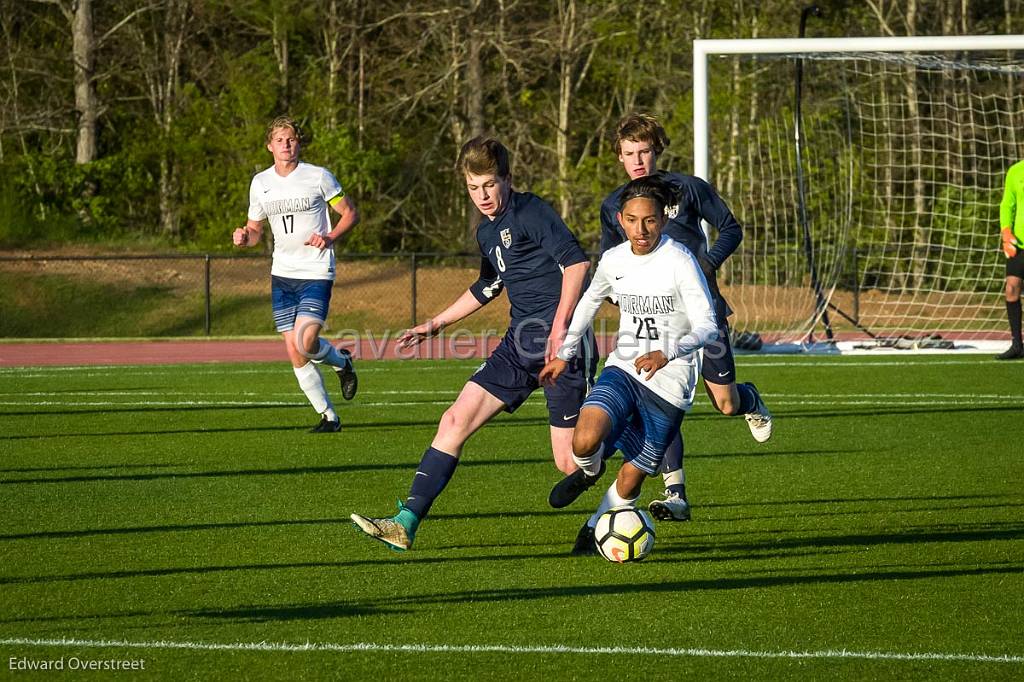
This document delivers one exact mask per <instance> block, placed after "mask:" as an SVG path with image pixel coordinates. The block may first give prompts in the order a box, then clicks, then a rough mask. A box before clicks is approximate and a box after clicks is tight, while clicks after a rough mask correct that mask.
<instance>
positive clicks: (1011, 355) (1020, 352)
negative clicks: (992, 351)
mask: <svg viewBox="0 0 1024 682" xmlns="http://www.w3.org/2000/svg"><path fill="white" fill-rule="evenodd" d="M1019 358H1024V346H1021V345H1018V344H1016V343H1015V344H1013V345H1012V346H1010V347H1009V348H1007V349H1006V350H1004V351H1003V352H1002V353H1000V354H999V355H997V356H996V360H1017V359H1019Z"/></svg>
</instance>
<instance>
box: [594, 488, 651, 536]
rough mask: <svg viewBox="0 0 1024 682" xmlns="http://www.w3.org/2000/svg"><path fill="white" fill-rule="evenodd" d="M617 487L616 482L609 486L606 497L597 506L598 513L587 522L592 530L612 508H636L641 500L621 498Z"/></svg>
mask: <svg viewBox="0 0 1024 682" xmlns="http://www.w3.org/2000/svg"><path fill="white" fill-rule="evenodd" d="M615 486H616V482H614V481H613V482H612V484H611V485H610V486H608V490H607V492H605V494H604V497H603V498H601V504H599V505H598V506H597V511H596V512H594V515H593V516H591V517H590V520H588V521H587V525H588V526H590V527H591V528H593V527H594V526H596V525H597V520H598V519H599V518H601V514H604V513H605V512H606V511H608V510H609V509H611V508H612V507H635V506H636V501H637V500H638V499H640V498H639V496H637V497H634V498H633V499H631V500H627V499H626V498H625V497H620V496H619V491H618V490H617V489H616V487H615Z"/></svg>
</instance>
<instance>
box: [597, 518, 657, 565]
mask: <svg viewBox="0 0 1024 682" xmlns="http://www.w3.org/2000/svg"><path fill="white" fill-rule="evenodd" d="M594 541H595V542H596V543H597V551H598V552H600V553H601V556H603V557H604V558H605V559H607V560H608V561H615V562H618V563H620V564H623V563H626V562H627V561H641V560H642V559H644V558H645V557H646V556H647V555H648V554H650V553H651V550H653V549H654V523H653V522H652V521H651V517H649V516H648V515H647V514H646V513H645V512H643V511H641V510H640V509H637V508H636V507H613V508H611V509H609V510H608V511H606V512H605V513H604V514H602V515H601V518H599V519H598V520H597V526H596V527H595V528H594Z"/></svg>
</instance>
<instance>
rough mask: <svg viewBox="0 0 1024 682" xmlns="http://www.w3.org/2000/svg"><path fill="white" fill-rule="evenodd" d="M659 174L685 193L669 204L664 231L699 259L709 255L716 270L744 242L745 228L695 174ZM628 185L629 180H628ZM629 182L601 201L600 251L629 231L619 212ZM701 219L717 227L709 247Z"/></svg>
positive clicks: (709, 259) (663, 172)
mask: <svg viewBox="0 0 1024 682" xmlns="http://www.w3.org/2000/svg"><path fill="white" fill-rule="evenodd" d="M657 175H658V177H660V178H661V179H662V180H665V181H666V182H669V183H671V184H672V185H673V186H674V187H676V188H677V190H679V191H680V192H681V194H682V198H681V199H680V200H679V204H678V205H676V206H669V207H668V214H669V220H668V222H667V223H666V224H665V230H664V233H665V234H667V235H668V236H669V237H671V238H672V239H675V240H676V241H677V242H679V243H681V244H682V245H683V246H685V247H686V248H688V249H689V250H690V251H691V252H692V253H693V255H694V256H696V257H697V258H698V259H702V258H706V259H707V261H708V262H709V263H710V264H711V266H712V267H713V268H714V269H715V270H717V269H718V268H720V267H722V263H724V262H725V259H726V258H728V257H729V256H730V255H731V254H732V252H733V251H735V250H736V249H737V247H739V245H740V242H741V241H743V228H741V227H740V224H739V223H738V222H737V221H736V218H735V216H733V214H732V211H730V210H729V207H728V206H726V205H725V202H724V201H722V197H720V196H718V192H716V191H715V189H714V188H713V187H712V186H711V185H709V184H708V183H707V182H705V181H704V180H701V179H700V178H697V177H694V176H692V175H682V174H680V173H668V172H666V171H658V172H657ZM627 184H628V183H627ZM625 187H626V185H622V186H620V187H618V188H616V190H615V191H614V192H612V193H611V194H609V195H608V198H606V199H605V200H604V203H602V204H601V253H604V252H605V251H607V250H608V249H610V248H612V247H613V246H618V245H619V244H621V243H622V242H624V241H626V233H625V232H624V231H623V229H622V226H621V225H619V220H618V218H616V214H617V213H618V212H619V197H620V196H621V195H622V190H623V189H624V188H625ZM701 218H703V219H704V220H706V221H708V223H709V224H711V225H713V226H714V227H715V228H717V229H718V238H717V239H716V240H715V243H714V245H713V246H712V247H711V248H710V249H708V245H707V239H706V238H705V236H704V230H702V229H701V226H700V221H701Z"/></svg>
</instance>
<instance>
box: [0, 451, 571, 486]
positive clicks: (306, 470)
mask: <svg viewBox="0 0 1024 682" xmlns="http://www.w3.org/2000/svg"><path fill="white" fill-rule="evenodd" d="M550 462H551V458H550V457H535V458H526V459H524V458H518V459H511V458H509V459H472V458H469V459H467V460H466V461H465V462H462V463H460V465H459V466H460V468H466V467H485V466H518V465H522V464H549V463H550ZM396 470H398V471H408V472H410V474H411V472H413V471H415V462H414V461H412V460H409V461H405V462H395V463H390V464H374V463H365V464H335V465H330V466H306V467H281V468H276V469H271V468H267V469H229V470H224V471H167V472H162V471H161V472H154V473H149V474H104V475H83V476H60V477H52V478H49V477H47V478H16V479H9V480H0V486H4V485H20V484H24V483H31V484H38V483H57V484H60V483H91V482H96V481H154V480H162V479H174V478H229V477H235V476H295V475H298V476H305V475H309V474H349V473H353V472H360V471H396Z"/></svg>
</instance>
